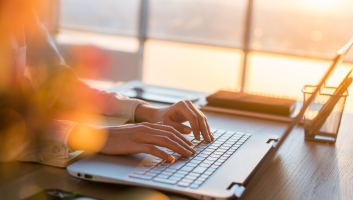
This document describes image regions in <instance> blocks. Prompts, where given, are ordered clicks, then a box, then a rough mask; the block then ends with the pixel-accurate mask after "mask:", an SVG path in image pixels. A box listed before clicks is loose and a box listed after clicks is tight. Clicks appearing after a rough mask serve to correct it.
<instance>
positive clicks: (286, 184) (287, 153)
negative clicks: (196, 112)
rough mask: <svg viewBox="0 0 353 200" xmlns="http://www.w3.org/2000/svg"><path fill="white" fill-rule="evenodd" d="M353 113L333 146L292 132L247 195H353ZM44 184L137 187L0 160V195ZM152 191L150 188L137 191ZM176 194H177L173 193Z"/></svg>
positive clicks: (238, 126) (251, 126) (115, 194)
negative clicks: (104, 182) (93, 180)
mask: <svg viewBox="0 0 353 200" xmlns="http://www.w3.org/2000/svg"><path fill="white" fill-rule="evenodd" d="M205 114H206V115H207V116H208V118H209V122H210V124H211V127H222V128H223V129H230V130H232V129H233V130H241V131H249V132H264V133H272V134H281V133H282V132H283V130H284V129H285V128H286V125H287V124H286V123H281V122H274V121H267V120H261V119H252V118H247V117H240V116H233V115H227V114H219V113H212V112H205ZM352 122H353V115H351V114H344V115H343V119H342V124H341V128H340V131H339V135H338V140H337V142H336V144H335V145H332V144H326V143H317V142H308V141H304V133H303V128H302V127H298V128H296V129H295V130H294V131H293V132H292V133H291V135H290V136H289V137H288V139H287V140H286V142H285V143H284V145H283V146H282V148H281V149H280V151H279V153H278V155H277V156H276V157H275V159H274V160H273V161H272V163H271V165H270V166H269V167H268V169H267V170H266V172H265V173H264V174H263V175H262V176H261V178H260V180H259V181H258V183H257V184H256V185H255V186H254V187H253V188H251V191H252V192H251V193H250V194H248V195H247V196H246V197H245V199H353V134H352V132H353V123H352ZM42 189H61V190H65V191H75V192H78V193H80V194H83V195H87V196H92V197H96V198H100V199H124V197H126V194H128V191H131V190H134V191H136V188H133V187H127V186H121V185H114V184H102V183H95V182H89V181H84V180H79V179H76V178H74V177H71V176H70V175H68V173H67V172H66V170H65V169H60V168H55V167H49V166H44V165H40V164H36V163H20V162H13V163H5V164H4V163H3V164H0V199H18V198H24V197H28V196H30V195H32V194H34V193H37V192H38V191H40V190H42ZM139 192H141V193H143V192H145V193H146V192H147V193H148V192H149V190H139ZM172 198H174V197H172Z"/></svg>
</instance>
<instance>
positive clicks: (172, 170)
mask: <svg viewBox="0 0 353 200" xmlns="http://www.w3.org/2000/svg"><path fill="white" fill-rule="evenodd" d="M165 171H166V172H172V173H174V172H176V171H177V170H176V169H170V168H168V169H166V170H165Z"/></svg>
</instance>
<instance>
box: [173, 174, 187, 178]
mask: <svg viewBox="0 0 353 200" xmlns="http://www.w3.org/2000/svg"><path fill="white" fill-rule="evenodd" d="M185 175H186V174H173V175H172V176H171V177H175V178H184V176H185ZM171 177H170V178H171Z"/></svg>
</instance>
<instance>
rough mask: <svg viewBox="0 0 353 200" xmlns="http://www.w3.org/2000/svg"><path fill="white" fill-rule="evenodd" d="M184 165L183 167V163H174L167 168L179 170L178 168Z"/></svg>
mask: <svg viewBox="0 0 353 200" xmlns="http://www.w3.org/2000/svg"><path fill="white" fill-rule="evenodd" d="M184 165H185V163H179V162H176V163H174V164H173V165H172V166H170V167H169V168H170V169H180V168H182V167H183V166H184Z"/></svg>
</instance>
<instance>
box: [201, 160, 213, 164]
mask: <svg viewBox="0 0 353 200" xmlns="http://www.w3.org/2000/svg"><path fill="white" fill-rule="evenodd" d="M202 163H203V164H212V163H213V161H211V160H205V161H203V162H202Z"/></svg>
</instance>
